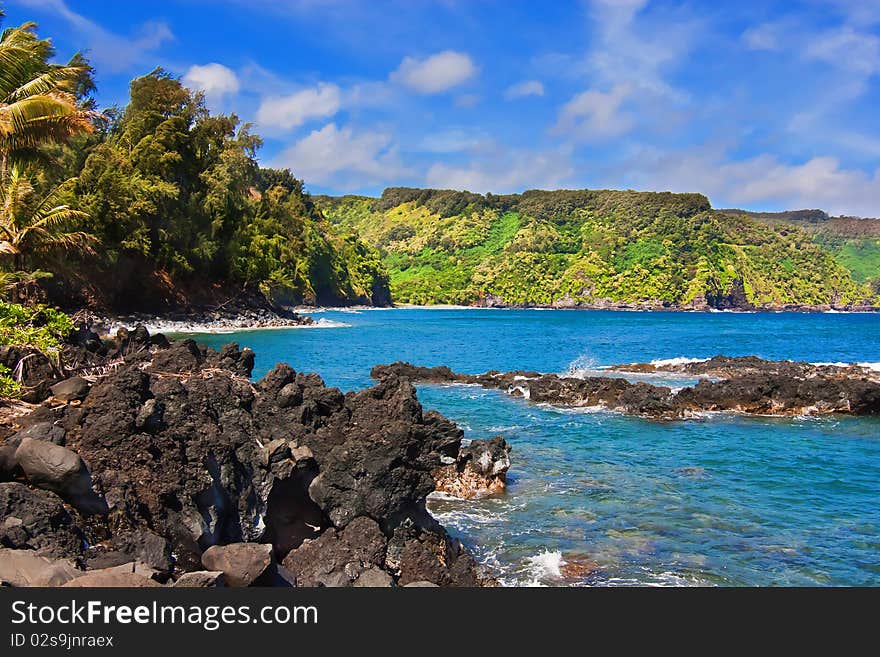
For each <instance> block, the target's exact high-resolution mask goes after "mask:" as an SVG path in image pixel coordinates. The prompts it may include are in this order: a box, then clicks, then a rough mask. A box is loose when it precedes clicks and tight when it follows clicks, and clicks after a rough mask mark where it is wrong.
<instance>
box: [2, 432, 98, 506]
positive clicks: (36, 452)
mask: <svg viewBox="0 0 880 657" xmlns="http://www.w3.org/2000/svg"><path fill="white" fill-rule="evenodd" d="M15 461H16V463H17V465H18V467H20V468H21V469H22V471H23V472H24V474H25V476H26V477H27V480H28V482H29V483H31V484H33V485H34V486H38V487H40V488H45V489H46V490H50V491H52V492H54V493H57V494H58V495H60V496H61V497H62V498H64V499H65V500H67V501H68V502H69V503H70V504H72V505H73V506H75V507H76V508H77V510H79V511H80V513H83V514H86V515H90V514H95V513H98V514H100V513H107V504H106V502H105V501H104V500H103V499H102V498H101V497H100V496H99V495H97V494H96V493H95V492H94V491H93V490H92V478H91V475H90V474H89V471H88V468H86V465H85V463H84V462H83V460H82V459H81V458H80V457H79V455H78V454H77V453H76V452H74V451H72V450H69V449H67V448H66V447H61V446H60V445H55V444H53V443H48V442H45V441H42V440H34V439H33V438H24V439H22V441H21V443H20V444H19V446H18V449H16V450H15Z"/></svg>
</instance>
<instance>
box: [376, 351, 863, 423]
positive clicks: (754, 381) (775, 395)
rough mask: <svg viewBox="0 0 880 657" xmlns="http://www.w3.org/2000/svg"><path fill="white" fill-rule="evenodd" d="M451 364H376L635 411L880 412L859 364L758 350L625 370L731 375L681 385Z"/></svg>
mask: <svg viewBox="0 0 880 657" xmlns="http://www.w3.org/2000/svg"><path fill="white" fill-rule="evenodd" d="M447 369H448V368H419V367H414V366H412V365H410V364H409V363H394V364H392V365H382V366H377V367H376V368H373V373H374V375H375V376H376V377H377V378H379V380H380V381H385V380H393V379H394V378H395V377H405V378H407V379H408V380H413V381H416V380H423V381H434V382H447V381H450V380H452V381H458V382H462V383H469V384H476V385H481V386H483V387H485V388H494V389H500V390H503V391H505V392H507V393H508V394H511V395H515V396H523V397H527V398H528V399H529V400H530V401H532V402H535V403H547V404H556V405H562V406H604V407H607V408H609V409H612V410H617V411H621V412H624V413H630V414H635V415H645V416H649V417H660V418H680V417H687V416H688V415H690V414H693V413H695V412H700V411H738V412H744V413H753V414H760V415H802V414H827V413H846V414H852V415H878V414H880V377H878V375H877V373H876V372H873V371H872V370H869V369H868V368H864V367H861V366H858V365H849V366H843V367H840V366H828V365H825V366H816V365H811V364H810V363H793V362H791V361H764V360H762V359H760V358H755V357H754V356H750V357H745V358H726V357H724V356H717V357H716V358H713V359H710V360H709V361H706V362H703V363H687V364H682V365H664V366H654V365H651V364H650V363H637V364H632V365H621V366H617V367H616V368H614V369H616V370H617V371H632V372H638V373H645V372H652V371H676V372H682V373H687V374H705V375H707V376H721V377H724V378H722V380H720V381H714V380H702V381H700V382H699V383H697V384H696V385H694V386H690V387H684V388H681V389H679V390H677V391H674V390H672V389H671V388H669V387H666V386H655V385H651V384H648V383H644V382H638V383H632V382H630V381H627V380H626V379H624V378H622V377H606V376H599V377H583V378H581V377H564V376H558V375H556V374H539V373H536V372H506V373H500V372H487V373H485V374H478V375H468V374H455V373H453V374H452V375H451V376H452V378H451V379H450V374H449V372H448V371H447Z"/></svg>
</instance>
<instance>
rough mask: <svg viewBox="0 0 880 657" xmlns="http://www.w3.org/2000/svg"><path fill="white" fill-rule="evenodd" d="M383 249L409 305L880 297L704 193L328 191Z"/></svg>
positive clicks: (806, 301) (780, 232)
mask: <svg viewBox="0 0 880 657" xmlns="http://www.w3.org/2000/svg"><path fill="white" fill-rule="evenodd" d="M315 202H316V203H317V204H318V206H319V207H321V208H322V209H323V211H324V214H325V215H326V216H327V218H328V219H329V220H330V221H331V222H332V223H334V224H337V225H338V226H340V227H341V228H344V229H347V230H355V231H357V232H358V233H359V234H360V235H361V237H362V238H363V239H364V240H365V241H366V242H368V243H369V244H371V245H373V246H375V247H377V248H378V249H379V251H380V253H381V255H382V259H383V262H384V263H385V266H386V267H387V269H388V272H389V275H390V279H391V293H392V297H393V298H394V300H395V301H396V302H398V303H417V304H432V303H454V304H490V305H491V304H502V305H559V306H575V305H585V306H602V305H608V304H621V303H625V304H628V305H643V306H652V307H655V306H681V307H707V306H709V307H746V306H749V305H754V306H757V307H779V306H783V305H787V304H796V305H824V304H835V305H853V304H855V305H863V304H868V303H876V301H877V299H876V292H874V293H872V292H871V291H870V290H869V289H868V287H867V286H866V285H864V284H863V283H861V282H859V281H857V280H854V278H853V276H852V275H851V273H850V271H848V270H847V269H846V268H845V267H844V266H843V265H842V264H841V263H840V262H838V261H836V260H835V258H834V257H833V256H832V255H831V253H829V251H827V250H826V249H824V248H822V247H821V246H820V245H818V244H816V243H814V242H813V240H812V238H811V236H810V235H809V234H808V233H807V231H805V230H804V229H801V228H798V227H793V226H791V225H771V224H768V223H766V222H760V221H758V220H756V219H753V218H751V217H748V216H744V215H742V214H739V215H737V214H723V213H720V212H717V211H713V210H712V209H711V206H710V204H709V201H708V200H707V199H706V197H704V196H702V195H699V194H672V193H655V192H633V191H608V190H600V191H594V190H577V191H550V192H547V191H528V192H525V193H523V194H517V195H504V196H497V195H491V194H487V195H485V196H483V195H479V194H472V193H469V192H456V191H449V190H422V189H409V188H390V189H387V190H385V192H384V193H383V194H382V197H381V198H378V199H375V198H368V197H361V196H345V197H340V198H332V197H315Z"/></svg>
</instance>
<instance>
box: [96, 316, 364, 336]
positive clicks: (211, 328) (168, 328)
mask: <svg viewBox="0 0 880 657" xmlns="http://www.w3.org/2000/svg"><path fill="white" fill-rule="evenodd" d="M141 323H142V322H116V323H114V324H111V325H110V326H109V328H108V331H109V333H110V334H111V335H113V334H115V333H116V331H118V330H119V329H120V328H125V329H127V330H132V329H134V327H135V326H136V325H138V324H141ZM144 326H145V327H146V329H147V331H149V332H150V334H156V333H186V334H188V333H203V334H211V335H224V334H227V333H241V332H244V331H279V330H287V329H326V328H348V327H350V326H351V324H346V323H345V322H337V321H333V320H330V319H324V318H323V317H321V318H319V319H318V320H316V321H315V322H314V323H313V324H282V325H277V326H276V325H272V326H254V325H253V324H249V323H247V322H241V323H237V322H234V321H233V322H225V321H224V322H175V321H162V320H158V321H153V322H146V323H144Z"/></svg>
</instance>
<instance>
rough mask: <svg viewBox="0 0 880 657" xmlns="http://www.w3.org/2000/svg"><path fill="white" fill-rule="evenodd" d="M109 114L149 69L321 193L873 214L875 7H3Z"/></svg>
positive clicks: (295, 0)
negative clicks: (87, 70) (231, 121)
mask: <svg viewBox="0 0 880 657" xmlns="http://www.w3.org/2000/svg"><path fill="white" fill-rule="evenodd" d="M0 4H3V5H5V7H6V10H7V13H8V17H7V24H12V23H18V22H21V21H24V20H35V21H37V22H38V23H39V25H40V30H41V33H43V34H45V35H48V36H51V37H52V38H53V40H54V42H55V44H56V47H57V49H58V53H59V57H61V58H66V57H67V56H69V55H70V54H72V53H73V52H75V51H77V50H80V51H84V52H86V53H87V54H88V55H89V56H90V57H91V59H92V61H93V63H94V65H95V66H96V68H97V70H98V83H99V101H100V102H101V103H102V104H104V105H110V104H114V103H119V104H122V103H124V102H125V100H126V96H127V86H128V81H129V80H130V79H131V78H132V77H134V76H136V75H140V74H144V73H146V72H148V71H150V70H151V69H152V68H153V67H155V66H162V67H163V68H165V69H167V70H169V71H171V72H173V73H174V74H176V75H179V76H180V77H181V78H182V79H183V80H184V81H185V82H186V83H187V84H188V85H189V86H192V87H195V88H200V89H202V90H204V91H205V92H206V94H207V99H208V104H209V106H210V107H211V108H212V109H213V110H216V111H222V112H235V113H237V114H238V115H239V116H240V117H241V118H242V119H243V120H245V121H250V122H253V123H255V124H256V130H257V132H259V133H260V134H261V135H263V137H264V138H265V141H266V143H265V146H264V148H263V150H262V152H261V155H260V157H261V161H262V162H263V163H264V164H266V165H272V166H280V167H290V168H291V169H292V170H293V172H294V173H295V174H296V175H297V177H300V178H304V179H305V181H306V186H307V188H308V189H309V190H310V191H312V192H316V193H369V194H377V193H379V192H380V191H381V190H382V189H383V188H384V187H386V186H389V185H413V186H431V187H450V188H456V189H470V190H472V191H480V192H486V191H492V192H495V193H505V192H515V191H522V190H524V189H533V188H545V189H548V188H563V187H565V188H581V187H589V188H632V189H652V190H667V189H668V190H673V191H698V192H702V193H705V194H707V195H708V196H709V197H710V199H711V200H712V202H713V204H714V205H715V206H716V207H731V206H736V207H748V208H754V209H765V210H779V209H787V208H804V207H809V208H813V207H818V208H823V209H826V210H828V211H830V212H832V213H835V214H839V213H846V214H857V215H862V216H880V112H878V105H880V0H793V1H789V2H781V1H777V2H773V1H770V0H749V1H748V2H733V1H729V0H715V1H714V2H710V1H706V0H689V1H685V2H682V1H677V0H590V1H583V2H576V1H572V2H564V1H562V0H556V1H553V2H544V3H538V2H526V1H522V2H520V1H517V0H437V1H434V2H430V1H428V0H372V1H370V2H367V1H366V0H364V1H362V2H355V1H354V0H275V1H269V0H213V1H208V0H176V1H164V2H163V1H154V2H149V3H148V2H117V3H109V2H105V1H103V0H7V1H6V2H2V0H0Z"/></svg>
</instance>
